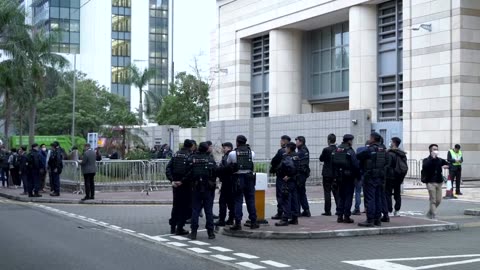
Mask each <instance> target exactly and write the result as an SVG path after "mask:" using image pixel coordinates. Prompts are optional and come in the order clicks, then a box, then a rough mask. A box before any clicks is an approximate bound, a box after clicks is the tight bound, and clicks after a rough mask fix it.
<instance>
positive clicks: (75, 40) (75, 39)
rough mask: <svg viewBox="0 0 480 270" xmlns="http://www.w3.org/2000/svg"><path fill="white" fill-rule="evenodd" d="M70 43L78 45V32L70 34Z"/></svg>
mask: <svg viewBox="0 0 480 270" xmlns="http://www.w3.org/2000/svg"><path fill="white" fill-rule="evenodd" d="M70 42H71V43H76V44H79V43H80V33H78V32H71V33H70Z"/></svg>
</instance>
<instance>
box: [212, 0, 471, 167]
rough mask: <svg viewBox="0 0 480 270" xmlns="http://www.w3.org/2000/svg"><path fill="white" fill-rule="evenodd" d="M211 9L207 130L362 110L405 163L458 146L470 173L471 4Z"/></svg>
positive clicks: (239, 2)
mask: <svg viewBox="0 0 480 270" xmlns="http://www.w3.org/2000/svg"><path fill="white" fill-rule="evenodd" d="M217 10H218V18H217V19H218V28H217V31H216V33H215V36H214V37H213V38H212V53H213V54H215V57H212V71H213V72H214V73H213V74H212V75H213V77H214V78H215V82H214V83H213V87H212V89H211V91H210V98H211V99H210V121H211V123H210V124H209V125H210V127H214V128H215V127H217V128H218V127H220V126H222V125H221V124H220V122H222V121H227V122H232V121H246V120H247V119H250V118H267V117H268V118H272V119H271V120H265V121H267V122H268V121H274V122H278V121H277V119H278V117H280V118H285V117H291V116H294V115H303V114H317V113H331V112H337V111H348V110H350V111H359V110H360V111H363V110H367V112H368V113H367V114H366V118H367V119H362V121H360V122H362V123H363V122H365V121H366V122H371V129H372V130H376V131H378V132H380V133H381V134H382V135H384V137H386V138H387V139H388V138H389V137H391V136H399V137H401V138H402V139H403V148H404V149H405V150H406V151H407V152H408V157H409V158H410V159H422V158H424V157H426V156H427V155H428V146H429V145H430V144H431V143H437V144H439V146H440V149H441V150H442V152H443V156H444V157H446V152H447V151H448V149H450V148H451V147H453V145H454V144H456V143H459V144H461V145H462V150H463V153H464V156H465V164H464V175H465V176H475V172H476V171H478V170H479V169H480V162H479V161H477V160H475V157H477V156H478V155H479V154H480V129H479V127H480V109H479V108H480V91H478V89H479V86H480V1H477V0H388V1H385V0H334V1H332V0H310V1H291V0H272V1H255V0H218V1H217ZM330 115H331V114H330ZM294 118H295V117H294ZM297 118H298V117H297ZM301 118H302V121H303V122H304V125H310V126H307V127H308V128H310V129H316V128H317V127H316V126H315V122H312V123H311V124H308V123H309V120H308V117H307V118H305V117H301ZM314 118H315V117H314ZM274 119H275V120H274ZM292 119H293V118H292ZM295 119H296V118H295ZM312 119H313V118H312ZM350 120H351V122H352V123H351V125H355V123H357V121H358V119H350ZM354 120H355V121H354ZM262 121H263V120H262ZM217 122H218V123H217ZM331 123H333V124H335V123H334V122H331ZM344 124H345V123H344ZM225 125H228V124H225ZM225 125H223V126H225ZM295 125H296V123H292V127H293V126H295ZM362 125H363V124H362ZM363 126H365V125H363ZM259 127H260V126H259ZM292 127H288V124H285V126H284V128H283V130H284V131H288V130H292ZM297 128H298V129H301V130H304V127H303V126H302V127H297ZM308 128H307V130H308ZM322 128H323V130H324V131H325V132H328V129H329V128H330V130H338V129H337V128H338V127H335V126H331V127H326V128H325V127H322ZM253 130H255V128H254V129H253ZM347 130H348V129H347ZM212 132H213V133H215V131H212ZM212 132H210V134H209V135H213V133H212ZM282 132H283V131H282ZM367 133H368V132H367ZM216 134H219V133H218V132H217V133H216ZM295 135H302V134H295ZM326 135H327V134H322V135H321V136H318V137H322V138H323V137H326ZM337 135H338V134H337ZM312 136H313V135H312ZM363 138H365V137H364V136H362V139H363ZM229 139H231V138H229ZM307 140H308V138H307ZM267 143H268V142H267ZM274 143H275V144H277V142H276V141H275V142H274ZM321 143H322V144H324V142H323V141H322V142H321ZM357 143H360V144H361V143H363V141H361V142H357Z"/></svg>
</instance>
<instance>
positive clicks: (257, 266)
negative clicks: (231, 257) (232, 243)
mask: <svg viewBox="0 0 480 270" xmlns="http://www.w3.org/2000/svg"><path fill="white" fill-rule="evenodd" d="M237 264H238V265H241V266H244V267H247V268H250V269H265V267H263V266H260V265H258V264H254V263H251V262H240V263H237Z"/></svg>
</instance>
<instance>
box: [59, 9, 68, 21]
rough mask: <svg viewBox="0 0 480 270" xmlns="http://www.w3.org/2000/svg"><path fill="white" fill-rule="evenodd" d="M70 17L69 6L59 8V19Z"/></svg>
mask: <svg viewBox="0 0 480 270" xmlns="http://www.w3.org/2000/svg"><path fill="white" fill-rule="evenodd" d="M68 18H70V9H69V8H60V19H68Z"/></svg>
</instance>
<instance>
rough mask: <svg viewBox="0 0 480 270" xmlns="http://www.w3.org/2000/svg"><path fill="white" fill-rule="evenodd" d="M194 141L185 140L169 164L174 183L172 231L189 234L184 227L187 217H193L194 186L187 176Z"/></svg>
mask: <svg viewBox="0 0 480 270" xmlns="http://www.w3.org/2000/svg"><path fill="white" fill-rule="evenodd" d="M192 147H193V143H192V141H190V140H185V141H184V142H183V148H182V149H181V150H180V151H178V152H177V153H175V154H174V155H173V157H172V158H171V159H170V161H169V162H168V164H167V168H166V171H165V173H166V175H167V179H168V180H170V182H171V183H172V192H173V205H172V213H171V218H170V220H169V223H170V233H172V234H176V235H187V234H189V232H188V231H186V230H184V229H183V227H184V226H185V223H186V221H187V219H189V218H190V217H191V214H192V211H191V198H192V188H191V185H190V181H188V179H187V178H186V170H187V162H188V158H189V157H190V155H191V154H192V153H191V152H192Z"/></svg>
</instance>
